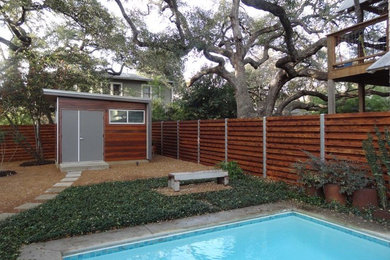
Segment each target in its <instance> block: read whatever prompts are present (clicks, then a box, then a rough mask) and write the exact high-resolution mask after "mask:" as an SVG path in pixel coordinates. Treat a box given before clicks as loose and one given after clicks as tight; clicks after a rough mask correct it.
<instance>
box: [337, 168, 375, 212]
mask: <svg viewBox="0 0 390 260" xmlns="http://www.w3.org/2000/svg"><path fill="white" fill-rule="evenodd" d="M342 168H343V171H344V173H345V184H344V185H343V186H342V187H341V192H342V193H345V194H347V195H349V196H352V205H353V206H354V207H357V208H359V209H364V208H369V207H377V206H378V193H377V191H376V187H375V182H374V180H373V178H372V177H370V176H369V175H368V171H367V170H366V168H365V165H363V164H361V163H358V162H349V161H343V162H342Z"/></svg>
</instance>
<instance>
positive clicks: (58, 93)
mask: <svg viewBox="0 0 390 260" xmlns="http://www.w3.org/2000/svg"><path fill="white" fill-rule="evenodd" d="M43 95H45V96H47V97H49V98H50V97H70V98H82V99H95V100H108V101H121V102H133V103H145V104H149V103H150V102H151V101H150V99H147V98H137V97H127V96H126V97H124V96H114V95H106V94H94V93H86V92H76V91H66V90H57V89H43Z"/></svg>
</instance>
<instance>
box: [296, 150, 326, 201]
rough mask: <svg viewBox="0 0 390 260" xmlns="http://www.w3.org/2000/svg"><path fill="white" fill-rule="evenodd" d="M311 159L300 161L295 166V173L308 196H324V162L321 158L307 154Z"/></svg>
mask: <svg viewBox="0 0 390 260" xmlns="http://www.w3.org/2000/svg"><path fill="white" fill-rule="evenodd" d="M305 153H306V154H307V155H308V156H309V159H308V160H306V161H299V162H296V163H294V164H293V168H294V169H295V172H296V173H297V174H298V177H299V179H298V182H299V183H301V184H302V185H303V186H304V188H305V192H306V194H307V195H310V196H322V195H323V192H322V186H323V185H324V183H325V178H324V176H323V174H322V170H321V169H322V168H323V164H324V163H323V162H322V161H321V159H320V158H318V157H316V156H314V155H312V154H310V153H308V152H305Z"/></svg>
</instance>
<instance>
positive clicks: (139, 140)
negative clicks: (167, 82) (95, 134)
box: [58, 97, 148, 162]
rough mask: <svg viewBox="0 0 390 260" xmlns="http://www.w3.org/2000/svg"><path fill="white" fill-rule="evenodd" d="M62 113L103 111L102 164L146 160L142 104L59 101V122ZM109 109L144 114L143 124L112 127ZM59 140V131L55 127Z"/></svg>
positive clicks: (67, 99) (144, 105) (146, 120)
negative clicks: (105, 162)
mask: <svg viewBox="0 0 390 260" xmlns="http://www.w3.org/2000/svg"><path fill="white" fill-rule="evenodd" d="M63 109H72V110H94V111H104V118H103V122H104V126H103V128H104V160H105V161H125V160H143V159H146V158H147V154H146V153H147V149H146V144H147V134H146V128H147V122H148V118H147V117H148V113H147V112H146V104H143V103H131V102H119V101H107V100H92V99H78V98H66V97H59V99H58V110H59V113H58V115H59V121H61V120H62V118H61V114H62V113H61V111H62V110H63ZM109 109H126V110H131V109H135V110H144V111H145V124H143V125H141V124H136V125H116V124H115V125H112V124H109V115H108V110H109ZM59 129H60V133H59V138H61V136H62V133H61V127H59ZM58 149H59V160H58V161H59V162H62V155H61V149H62V147H61V140H59V148H58Z"/></svg>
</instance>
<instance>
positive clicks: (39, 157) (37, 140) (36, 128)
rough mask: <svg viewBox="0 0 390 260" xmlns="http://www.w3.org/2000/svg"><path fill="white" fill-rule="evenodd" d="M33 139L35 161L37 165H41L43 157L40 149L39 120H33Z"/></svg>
mask: <svg viewBox="0 0 390 260" xmlns="http://www.w3.org/2000/svg"><path fill="white" fill-rule="evenodd" d="M34 137H35V151H36V152H35V154H36V157H35V160H36V161H37V162H38V163H41V162H43V161H44V156H43V148H42V142H41V120H40V119H37V120H34Z"/></svg>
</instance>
